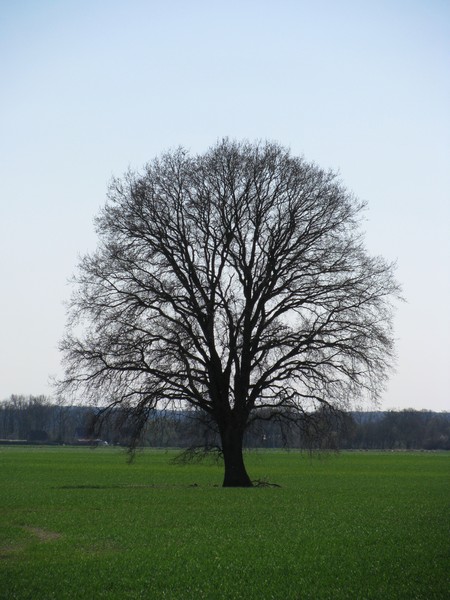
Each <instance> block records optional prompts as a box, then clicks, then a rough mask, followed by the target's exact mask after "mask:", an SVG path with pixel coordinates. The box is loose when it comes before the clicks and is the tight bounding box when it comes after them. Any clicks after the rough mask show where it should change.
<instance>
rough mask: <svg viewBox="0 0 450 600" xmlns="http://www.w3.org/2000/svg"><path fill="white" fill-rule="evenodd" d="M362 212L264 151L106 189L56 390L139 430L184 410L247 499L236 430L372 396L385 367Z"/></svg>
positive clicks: (222, 154) (383, 316)
mask: <svg viewBox="0 0 450 600" xmlns="http://www.w3.org/2000/svg"><path fill="white" fill-rule="evenodd" d="M362 209H363V203H361V202H359V201H357V200H356V199H355V198H354V197H353V195H352V194H351V193H349V192H348V191H347V190H346V188H345V187H344V186H343V185H342V184H341V183H340V181H339V179H338V178H337V176H336V174H335V173H333V172H330V171H324V170H322V169H320V168H319V167H317V166H316V165H314V164H311V163H308V162H306V161H305V160H304V159H302V158H297V157H293V156H291V154H290V152H289V151H288V150H286V149H284V148H283V147H281V146H279V145H277V144H275V143H257V144H250V143H237V142H232V141H229V140H223V141H222V142H220V143H218V144H217V145H216V146H215V147H213V148H211V149H210V150H209V151H208V152H206V153H205V154H203V155H198V156H191V155H190V154H189V153H188V152H186V151H185V150H183V149H179V150H177V151H175V152H172V153H168V154H165V155H163V156H161V157H160V158H157V159H155V160H154V161H153V162H152V163H150V164H148V165H147V166H146V168H145V170H144V171H143V173H141V174H139V173H133V172H129V173H128V174H126V175H125V176H124V177H123V178H122V179H115V180H113V182H112V184H111V186H110V189H109V194H108V202H107V203H106V205H105V207H104V208H103V210H102V211H101V213H100V215H99V217H98V218H97V221H96V225H97V232H98V236H99V246H98V250H97V251H96V252H95V253H94V254H92V255H88V256H86V257H85V258H83V259H82V261H81V263H80V265H79V270H78V275H77V277H76V279H75V281H76V290H75V293H74V295H73V298H72V301H71V308H70V311H69V315H70V318H69V325H68V331H67V334H66V337H65V339H64V340H63V342H62V351H63V353H64V357H65V365H66V375H65V380H64V382H63V386H62V387H63V388H65V389H67V388H68V387H71V388H74V389H80V388H81V389H82V390H83V393H84V395H85V397H91V398H92V399H93V400H94V401H96V402H98V401H99V399H101V400H102V401H103V402H104V403H106V405H108V406H110V407H114V406H118V405H120V406H121V407H127V408H130V409H131V410H132V411H133V414H134V415H135V417H136V422H140V423H144V422H145V420H146V418H147V416H148V412H149V410H151V409H153V408H155V407H157V406H162V405H164V406H180V405H181V406H183V405H184V406H186V405H191V406H193V407H196V408H198V409H201V410H203V411H205V412H206V413H208V414H209V415H210V416H211V418H212V419H213V420H214V421H215V423H216V424H217V428H218V431H219V434H220V439H221V445H222V451H223V456H224V463H225V476H224V482H223V485H224V486H250V485H251V480H250V478H249V476H248V475H247V472H246V469H245V466H244V461H243V455H242V440H243V435H244V431H245V428H246V426H247V424H248V422H249V420H250V418H251V416H253V415H254V414H256V412H255V411H257V409H262V408H264V409H270V410H271V413H272V414H273V415H274V416H277V417H280V416H282V415H288V418H292V417H293V415H307V414H308V413H309V412H312V411H314V410H316V409H317V408H318V407H320V406H331V407H333V406H336V407H339V408H342V407H345V406H346V405H347V404H348V403H349V402H350V400H351V399H352V397H354V396H355V395H356V396H358V397H359V398H360V397H361V395H362V394H364V393H366V392H369V393H370V394H372V395H374V396H376V395H377V394H378V392H379V390H380V386H382V384H383V382H384V381H385V379H386V376H387V373H388V371H389V366H390V363H391V361H392V351H393V343H392V332H391V323H392V306H391V302H392V299H393V298H395V297H396V296H398V286H397V283H396V281H395V279H394V276H393V266H392V265H390V264H387V263H386V262H385V261H384V260H383V259H382V258H380V257H370V256H369V255H368V254H367V252H366V250H365V248H364V245H363V242H362V238H361V233H360V228H359V220H360V214H361V210H362Z"/></svg>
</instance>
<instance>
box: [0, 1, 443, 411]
mask: <svg viewBox="0 0 450 600" xmlns="http://www.w3.org/2000/svg"><path fill="white" fill-rule="evenodd" d="M449 59H450V3H449V2H448V1H447V0H427V2H424V1H423V0H420V1H415V0H407V1H403V0H377V2H362V1H360V0H359V1H351V0H340V1H339V2H336V1H331V0H329V1H327V0H315V1H314V2H312V1H311V0H309V1H303V0H296V1H294V0H276V1H275V0H270V1H265V0H259V1H253V0H240V1H238V2H235V1H234V0H227V1H222V0H217V1H214V0H205V1H201V0H179V1H177V0H153V1H152V0H147V1H143V0H127V2H123V1H118V0H89V1H87V0H77V1H72V0H53V1H50V0H28V1H27V0H15V1H14V2H8V1H7V0H0V74H1V84H0V85H1V93H0V286H1V288H0V308H1V310H0V400H1V399H6V398H8V397H9V396H10V395H11V394H33V395H38V394H46V395H52V393H53V390H52V388H51V385H50V378H51V377H52V376H56V377H58V376H61V374H62V370H61V366H60V355H59V352H58V343H59V341H60V339H61V337H62V335H63V333H64V327H65V319H66V316H65V315H66V312H65V311H66V309H65V305H64V302H66V301H67V300H68V299H69V297H70V293H71V289H72V288H71V285H70V283H69V282H70V278H71V276H72V275H73V274H74V273H75V271H76V266H77V263H78V260H79V257H80V256H81V255H83V254H85V253H86V252H89V251H92V250H94V248H95V246H96V234H95V230H94V224H93V221H94V218H95V216H96V215H97V214H98V211H99V209H100V208H101V207H102V206H103V205H104V202H105V197H106V189H107V185H108V182H109V181H110V179H111V177H112V176H120V175H122V174H123V173H124V172H125V171H126V170H127V169H128V168H130V167H131V168H132V169H137V170H139V169H141V168H142V167H143V165H144V164H145V163H146V162H148V161H149V160H151V159H152V158H153V157H155V156H157V155H159V154H161V153H162V152H164V151H166V150H169V149H174V148H176V147H178V146H180V145H181V146H184V147H186V148H188V149H190V150H191V151H192V152H203V151H205V150H206V149H208V148H209V147H210V146H211V145H214V144H215V143H216V141H217V140H219V139H221V138H223V137H226V136H227V137H230V138H232V139H238V140H242V139H247V140H250V141H254V140H265V139H268V140H273V141H277V142H279V143H281V144H282V145H284V146H287V147H289V148H290V149H291V151H292V153H293V154H295V155H303V156H305V158H306V159H308V160H312V161H315V162H316V163H317V164H318V165H319V166H321V167H323V168H325V169H328V168H332V169H335V170H337V171H338V172H339V173H340V177H341V179H342V181H343V182H344V183H345V184H346V186H347V187H348V188H349V189H350V190H352V191H353V193H354V194H355V195H356V196H357V197H359V198H360V199H362V200H365V201H366V202H367V204H368V209H367V211H366V214H365V222H364V228H365V231H366V244H367V248H368V250H369V252H370V253H371V254H379V255H382V256H384V257H385V258H386V259H387V260H389V261H396V262H397V278H398V280H399V281H400V283H401V284H402V286H403V295H404V297H405V299H406V302H404V303H400V304H399V305H398V308H397V312H396V316H395V338H396V340H397V343H396V351H397V364H396V370H395V373H394V374H393V375H392V377H391V379H390V381H389V384H388V387H387V389H386V392H385V393H384V395H383V397H382V399H381V404H380V408H381V409H404V408H415V409H432V410H437V411H443V410H450V375H449V373H450V344H449V342H450V316H449V313H450V197H449V196H450V160H449V158H450V155H449V150H450V109H449V107H450V69H449V67H450V64H449V63H450V60H449Z"/></svg>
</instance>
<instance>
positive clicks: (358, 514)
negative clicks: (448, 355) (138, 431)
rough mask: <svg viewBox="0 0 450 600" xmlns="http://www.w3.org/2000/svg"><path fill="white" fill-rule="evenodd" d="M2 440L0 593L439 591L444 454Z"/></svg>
mask: <svg viewBox="0 0 450 600" xmlns="http://www.w3.org/2000/svg"><path fill="white" fill-rule="evenodd" d="M173 456H174V453H173V452H166V451H154V450H152V451H150V450H149V451H145V452H143V453H139V454H138V456H137V458H136V461H135V462H134V463H133V464H131V465H129V464H127V462H126V457H125V455H124V453H123V451H120V450H117V449H112V448H104V449H97V450H91V449H88V448H69V447H65V448H56V447H55V448H44V447H27V448H10V447H0V473H1V482H0V486H1V487H0V598H2V599H8V600H9V599H20V600H22V599H28V598H29V599H30V600H31V599H33V600H40V599H42V600H50V599H52V598H54V599H58V600H63V599H67V598H70V599H77V600H78V599H87V598H89V599H97V598H108V599H115V598H117V599H124V598H173V599H175V598H176V599H183V600H185V599H194V598H195V599H199V598H210V599H233V598H242V599H244V598H246V599H247V598H249V599H258V600H264V599H271V598H275V599H280V600H283V599H307V598H308V599H314V600H317V599H321V598H330V599H334V598H336V599H337V598H339V599H345V600H348V599H353V598H358V599H366V598H367V599H370V598H379V599H383V600H390V599H395V598H405V599H408V600H412V599H419V598H423V599H424V600H431V599H433V598H439V599H444V598H448V597H450V596H449V593H450V585H449V572H450V568H449V567H450V561H449V523H450V510H449V508H450V477H449V476H450V455H449V454H448V453H444V452H442V453H425V452H424V453H400V452H399V453H381V452H380V453H375V452H373V453H363V452H357V453H356V452H355V453H342V454H339V455H330V456H326V457H315V458H312V459H311V458H310V457H309V456H308V455H307V454H300V453H297V452H290V453H286V452H267V451H259V452H251V453H248V455H247V457H246V461H247V464H248V468H249V472H250V474H251V476H252V478H254V479H257V478H258V479H267V480H268V481H271V482H276V483H278V484H279V485H280V486H281V487H280V488H275V487H258V488H253V489H229V488H228V489H223V488H221V487H220V483H221V479H222V470H221V467H217V466H215V465H204V464H203V465H190V466H178V465H173V464H171V463H170V459H171V458H172V457H173Z"/></svg>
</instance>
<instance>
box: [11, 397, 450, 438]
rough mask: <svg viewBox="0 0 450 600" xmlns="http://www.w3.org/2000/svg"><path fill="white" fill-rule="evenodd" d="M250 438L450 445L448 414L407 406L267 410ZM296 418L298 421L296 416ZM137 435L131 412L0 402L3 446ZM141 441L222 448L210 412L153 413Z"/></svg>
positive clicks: (34, 400)
mask: <svg viewBox="0 0 450 600" xmlns="http://www.w3.org/2000/svg"><path fill="white" fill-rule="evenodd" d="M259 416H260V417H262V419H261V420H256V421H254V422H252V423H251V424H250V426H249V427H248V429H247V432H246V435H245V445H246V447H249V448H282V447H287V448H307V449H373V450H375V449H386V450H387V449H392V450H396V449H398V450H415V449H417V450H419V449H423V450H450V413H448V412H442V413H436V412H432V411H427V410H421V411H418V410H413V409H406V410H401V411H385V412H347V413H344V412H335V411H327V410H322V411H319V412H316V413H313V414H309V415H304V417H303V418H302V419H301V420H300V421H299V420H298V419H295V418H294V417H293V416H292V415H289V414H287V413H286V414H284V415H275V414H271V413H269V412H267V411H266V412H261V413H260V415H259ZM291 417H292V418H291ZM134 435H135V424H134V422H133V415H132V413H128V412H126V411H124V410H120V409H118V410H115V411H111V412H109V413H107V414H104V415H100V418H99V410H98V409H96V408H93V407H86V406H67V405H66V404H65V403H63V402H59V403H58V402H56V403H55V402H54V401H52V400H51V399H50V398H48V397H46V396H18V395H13V396H11V397H10V398H9V399H8V400H4V401H2V402H0V443H2V444H80V445H81V444H85V445H95V444H105V443H107V444H113V445H121V446H128V445H130V444H132V443H133V442H134V441H135V440H134ZM139 444H140V445H142V446H150V447H179V448H193V449H196V448H199V449H200V448H205V447H206V448H216V447H218V445H219V437H218V434H217V431H216V430H215V429H214V424H213V423H212V421H211V420H210V419H208V416H207V415H206V414H205V413H199V412H196V411H154V412H152V413H150V415H149V417H148V420H147V423H146V426H145V428H144V429H143V430H142V432H141V435H140V439H139Z"/></svg>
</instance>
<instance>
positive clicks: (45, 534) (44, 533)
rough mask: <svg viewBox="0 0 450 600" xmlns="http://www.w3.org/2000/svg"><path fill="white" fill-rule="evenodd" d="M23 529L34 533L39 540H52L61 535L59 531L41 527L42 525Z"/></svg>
mask: <svg viewBox="0 0 450 600" xmlns="http://www.w3.org/2000/svg"><path fill="white" fill-rule="evenodd" d="M23 529H25V531H28V532H29V533H32V534H33V535H35V536H36V537H37V538H38V540H39V541H40V542H52V541H54V540H59V539H60V538H61V537H62V536H61V534H60V533H56V531H48V529H42V527H24V528H23Z"/></svg>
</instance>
